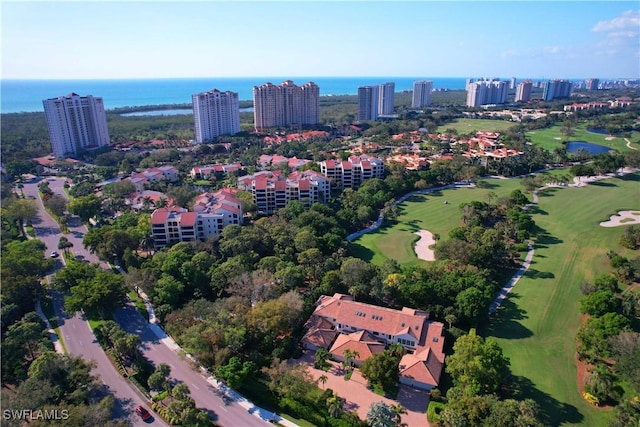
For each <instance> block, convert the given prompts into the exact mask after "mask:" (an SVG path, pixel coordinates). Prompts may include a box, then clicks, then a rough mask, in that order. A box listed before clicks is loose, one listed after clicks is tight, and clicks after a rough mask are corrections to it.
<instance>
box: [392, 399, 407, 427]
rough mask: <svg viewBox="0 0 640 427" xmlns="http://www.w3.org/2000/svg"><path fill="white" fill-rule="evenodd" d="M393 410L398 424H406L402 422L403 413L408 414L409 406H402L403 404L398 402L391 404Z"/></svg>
mask: <svg viewBox="0 0 640 427" xmlns="http://www.w3.org/2000/svg"><path fill="white" fill-rule="evenodd" d="M391 410H392V411H393V414H394V415H395V418H394V420H393V421H394V422H395V423H396V425H397V426H402V425H404V424H402V414H406V413H407V408H405V407H404V406H402V405H401V404H399V403H398V404H397V405H392V406H391Z"/></svg>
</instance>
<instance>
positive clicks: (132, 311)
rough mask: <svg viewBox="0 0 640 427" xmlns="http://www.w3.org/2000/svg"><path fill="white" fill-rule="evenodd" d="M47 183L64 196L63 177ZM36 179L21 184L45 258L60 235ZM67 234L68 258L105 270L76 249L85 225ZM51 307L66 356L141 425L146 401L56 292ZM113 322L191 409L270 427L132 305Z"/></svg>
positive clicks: (227, 421)
mask: <svg viewBox="0 0 640 427" xmlns="http://www.w3.org/2000/svg"><path fill="white" fill-rule="evenodd" d="M44 179H46V180H47V181H49V187H50V188H51V190H52V191H53V192H54V193H55V194H60V195H62V196H63V197H65V198H66V197H67V196H66V193H65V192H64V188H63V187H64V181H65V180H64V179H63V178H52V177H50V178H44ZM39 182H41V181H40V179H37V180H34V181H32V182H24V183H23V184H24V188H23V189H22V190H23V193H24V194H25V196H26V197H30V198H34V199H35V200H36V202H37V204H38V208H39V210H40V214H39V216H38V218H36V219H35V220H34V221H33V226H34V230H35V232H36V236H37V237H38V239H40V240H42V241H43V242H44V243H45V244H46V246H47V251H46V254H47V256H49V254H50V253H51V252H52V251H58V242H59V240H60V237H61V236H62V234H61V232H60V228H59V227H58V225H57V223H56V222H55V221H54V220H53V218H51V216H49V214H48V213H47V212H46V211H45V209H44V205H43V204H42V200H41V199H40V197H39V194H38V184H39ZM69 228H70V233H68V234H65V237H67V239H69V241H70V242H72V243H73V247H72V248H71V249H70V250H71V251H72V252H73V253H74V255H76V256H80V257H83V259H85V260H87V261H89V262H91V263H100V264H101V265H102V266H103V267H104V268H109V266H108V264H106V263H104V262H101V261H100V260H98V258H97V257H96V256H95V255H94V254H91V253H90V252H89V251H88V250H87V249H85V248H84V246H83V245H82V238H83V236H84V234H85V233H86V231H87V230H86V227H85V226H84V225H82V224H81V222H80V220H79V219H78V218H75V220H73V221H72V222H71V223H70V224H69ZM57 260H58V265H57V267H56V268H61V267H62V266H63V264H62V261H61V258H57ZM54 303H55V304H54V305H55V310H56V315H57V317H58V325H59V327H60V333H61V335H62V341H63V342H64V344H65V346H66V348H67V352H68V353H69V354H71V355H74V356H82V357H83V358H84V359H86V360H94V361H95V362H96V365H97V366H96V368H95V369H94V371H93V372H94V373H95V374H96V375H99V376H100V378H101V379H102V381H103V383H104V384H105V391H108V392H110V393H112V394H113V395H114V397H115V398H116V414H117V416H119V417H123V418H126V419H127V421H128V422H130V423H131V424H132V425H134V426H144V425H147V424H146V423H144V422H143V421H142V420H141V419H140V418H138V416H137V415H136V414H135V413H134V411H133V409H134V408H135V407H136V406H137V405H144V406H145V407H147V408H149V409H150V404H149V402H147V401H146V399H145V398H144V397H143V396H142V395H141V394H140V393H139V391H138V390H137V389H135V388H134V386H133V385H132V384H130V383H129V382H128V381H126V380H125V379H124V378H123V377H122V376H121V375H120V373H119V372H118V371H117V370H116V368H115V367H114V366H113V365H112V364H111V362H110V360H109V359H108V357H107V355H106V354H105V353H104V351H103V350H102V348H101V347H100V345H99V344H98V343H97V341H96V339H95V336H94V335H93V332H92V331H91V328H90V327H89V323H88V322H87V321H86V319H84V318H83V316H81V315H79V314H78V315H75V316H73V317H71V316H69V315H67V314H66V313H64V310H63V299H62V296H61V295H59V294H54ZM115 320H116V321H117V322H118V323H119V324H120V326H121V327H122V328H123V329H124V330H125V331H127V332H129V333H134V334H136V335H138V336H140V338H141V341H142V343H141V346H140V349H141V351H142V353H143V354H144V356H145V357H146V358H147V359H149V360H150V361H151V362H152V363H153V364H154V365H156V366H157V365H158V364H159V363H166V364H167V365H169V366H170V367H171V377H172V378H173V379H175V380H177V381H181V382H184V383H185V384H186V385H187V386H188V387H189V389H190V390H191V397H192V398H193V399H194V401H195V403H196V406H197V407H198V408H200V409H204V410H206V411H207V412H208V413H209V415H210V416H211V418H212V419H213V420H215V421H216V423H218V424H219V425H221V426H228V427H253V426H262V425H270V423H268V422H267V421H264V420H262V419H261V418H260V417H258V416H256V415H255V414H253V413H251V411H252V410H247V409H246V408H245V407H243V406H241V405H240V404H238V402H236V401H234V399H233V398H232V397H230V396H229V395H224V394H222V393H220V392H219V391H218V390H217V389H216V388H215V387H213V385H212V384H210V383H209V382H208V381H207V378H205V376H203V375H202V374H201V373H200V372H199V370H198V369H197V368H196V367H194V366H193V363H192V362H191V361H189V360H188V359H186V358H185V357H184V356H182V355H181V354H179V353H178V352H176V351H173V350H172V349H170V348H169V347H167V345H166V344H164V343H163V342H162V341H160V339H159V338H158V337H157V335H156V334H155V333H154V332H153V331H152V330H151V329H150V328H149V324H148V323H147V322H146V320H145V319H144V318H143V317H142V316H141V315H140V313H139V312H138V311H137V310H136V308H135V307H134V306H133V305H132V304H128V305H127V306H125V307H123V308H121V309H118V310H117V311H116V313H115ZM153 425H166V424H165V423H164V422H163V421H162V420H161V419H160V418H159V417H158V416H155V420H154V422H153Z"/></svg>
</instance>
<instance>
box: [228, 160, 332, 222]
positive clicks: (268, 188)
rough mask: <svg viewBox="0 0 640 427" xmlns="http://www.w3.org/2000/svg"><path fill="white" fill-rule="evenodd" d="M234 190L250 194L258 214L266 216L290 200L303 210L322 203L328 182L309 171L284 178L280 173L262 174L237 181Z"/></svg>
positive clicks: (293, 173)
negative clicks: (301, 206)
mask: <svg viewBox="0 0 640 427" xmlns="http://www.w3.org/2000/svg"><path fill="white" fill-rule="evenodd" d="M238 188H239V189H241V190H246V191H251V194H252V195H253V202H254V203H255V204H256V207H257V209H258V212H260V213H263V214H267V215H270V214H272V213H274V212H276V211H277V210H278V209H282V208H284V207H286V206H287V204H288V203H289V202H290V201H292V200H297V201H299V202H300V203H302V205H303V206H305V207H307V208H308V207H310V206H311V205H312V204H314V203H326V202H327V201H328V200H329V196H330V186H329V180H328V179H327V178H326V177H324V176H322V175H321V174H320V173H318V172H316V171H313V170H306V171H295V172H292V173H290V174H289V175H288V176H287V177H284V176H283V175H282V174H281V173H280V171H262V172H258V173H255V174H253V175H249V176H243V177H242V178H239V179H238Z"/></svg>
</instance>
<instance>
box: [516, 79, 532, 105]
mask: <svg viewBox="0 0 640 427" xmlns="http://www.w3.org/2000/svg"><path fill="white" fill-rule="evenodd" d="M532 87H533V83H532V82H531V80H527V81H524V82H520V83H518V88H517V89H516V99H515V101H516V102H528V101H530V100H531V88H532Z"/></svg>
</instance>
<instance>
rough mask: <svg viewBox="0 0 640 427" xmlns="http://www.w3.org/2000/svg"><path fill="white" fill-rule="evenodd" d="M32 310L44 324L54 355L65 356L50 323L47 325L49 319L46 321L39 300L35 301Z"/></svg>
mask: <svg viewBox="0 0 640 427" xmlns="http://www.w3.org/2000/svg"><path fill="white" fill-rule="evenodd" d="M34 310H35V312H36V313H38V316H40V318H41V319H42V321H43V322H44V323H46V325H47V332H48V333H49V339H51V342H52V343H53V348H54V349H55V351H56V353H58V354H65V351H64V348H63V347H62V343H61V342H60V340H59V339H58V334H56V331H55V330H54V329H53V327H52V326H51V323H49V319H47V316H45V315H44V312H43V311H42V307H41V306H40V300H39V299H38V300H37V301H36V306H35V308H34Z"/></svg>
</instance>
